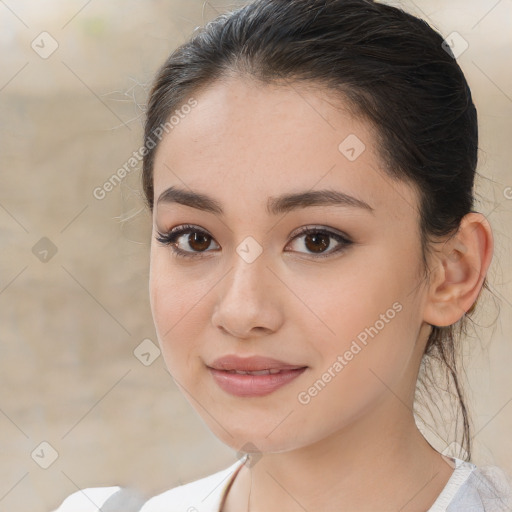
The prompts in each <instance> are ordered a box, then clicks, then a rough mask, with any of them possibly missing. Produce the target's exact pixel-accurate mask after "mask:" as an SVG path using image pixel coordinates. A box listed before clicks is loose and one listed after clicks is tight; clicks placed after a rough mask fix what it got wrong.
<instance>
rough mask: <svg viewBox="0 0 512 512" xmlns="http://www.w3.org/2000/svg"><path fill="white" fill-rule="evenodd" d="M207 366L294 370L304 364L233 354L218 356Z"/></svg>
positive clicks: (250, 370)
mask: <svg viewBox="0 0 512 512" xmlns="http://www.w3.org/2000/svg"><path fill="white" fill-rule="evenodd" d="M207 366H209V367H210V368H213V369H215V370H225V371H230V370H239V371H243V372H257V371H261V370H296V369H299V368H305V366H304V365H297V364H288V363H285V362H283V361H279V360H277V359H272V358H271V357H263V356H251V357H239V356H236V355H234V354H229V355H225V356H222V357H219V358H218V359H215V361H213V363H211V364H208V365H207Z"/></svg>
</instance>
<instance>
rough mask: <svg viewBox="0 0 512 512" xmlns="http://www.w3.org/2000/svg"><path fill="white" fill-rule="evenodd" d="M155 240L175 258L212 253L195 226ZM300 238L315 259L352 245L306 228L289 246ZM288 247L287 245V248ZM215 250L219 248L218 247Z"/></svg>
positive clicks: (341, 237) (337, 235)
mask: <svg viewBox="0 0 512 512" xmlns="http://www.w3.org/2000/svg"><path fill="white" fill-rule="evenodd" d="M155 238H156V240H157V241H158V242H160V243H161V244H163V245H167V246H170V247H171V250H172V251H173V253H174V254H175V255H176V256H181V257H185V258H195V257H201V255H202V253H206V252H212V251H208V250H207V249H208V248H209V247H210V245H211V243H212V241H213V237H212V236H210V235H209V234H208V233H207V232H206V231H204V230H202V229H200V228H197V227H196V226H191V225H183V226H178V227H177V228H174V229H172V230H171V231H169V232H168V233H160V232H158V233H157V236H156V237H155ZM182 238H183V241H181V242H180V239H182ZM301 238H303V239H304V240H303V242H302V243H301V244H299V245H301V246H302V247H304V248H306V250H308V251H311V252H309V255H312V256H315V257H317V258H322V257H327V256H330V255H332V254H334V253H338V252H340V251H342V250H343V249H345V248H347V247H348V246H349V245H351V244H352V243H353V242H352V241H351V240H350V239H349V238H348V237H347V236H346V235H342V234H340V233H335V232H333V231H329V230H326V229H321V228H318V227H308V226H305V227H303V228H300V230H299V232H298V233H296V234H295V236H294V237H293V238H292V241H291V243H290V244H292V243H293V242H297V241H298V240H299V239H301ZM332 240H334V241H335V242H336V244H337V245H335V244H332V243H331V241H332ZM186 244H188V246H189V247H190V248H191V249H192V250H186V249H183V248H182V247H180V245H182V246H183V245H186ZM290 244H289V245H290ZM217 245H218V244H217ZM289 245H287V247H288V246H289ZM332 245H334V249H332ZM217 248H220V247H219V246H218V247H217ZM330 248H331V249H332V250H329V251H327V249H330ZM297 252H301V251H297Z"/></svg>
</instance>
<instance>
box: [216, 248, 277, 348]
mask: <svg viewBox="0 0 512 512" xmlns="http://www.w3.org/2000/svg"><path fill="white" fill-rule="evenodd" d="M279 286H282V284H281V283H280V282H279V280H278V279H276V277H275V276H274V273H273V272H272V271H271V270H270V268H268V266H267V262H266V260H265V259H264V258H263V257H261V256H260V257H259V258H257V259H256V260H255V261H253V262H252V263H247V262H246V261H244V260H243V259H242V258H240V257H238V256H236V257H235V261H234V265H233V268H232V269H231V271H230V272H228V274H227V276H226V277H225V278H224V279H223V280H222V281H221V282H220V283H219V285H218V286H217V287H216V290H217V300H216V303H215V306H214V310H213V313H212V319H211V321H212V324H213V326H214V327H215V328H217V329H220V330H221V331H223V333H224V334H229V335H231V336H233V337H236V338H238V339H248V338H253V337H255V336H256V337H257V336H264V335H268V334H271V333H273V332H276V331H277V330H278V329H279V328H280V326H281V325H282V323H283V311H282V307H283V304H282V303H281V302H280V298H279V297H280V293H279Z"/></svg>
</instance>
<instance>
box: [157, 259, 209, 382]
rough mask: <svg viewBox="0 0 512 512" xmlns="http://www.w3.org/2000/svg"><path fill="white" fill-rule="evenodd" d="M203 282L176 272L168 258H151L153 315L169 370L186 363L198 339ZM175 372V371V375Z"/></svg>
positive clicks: (203, 290) (203, 292)
mask: <svg viewBox="0 0 512 512" xmlns="http://www.w3.org/2000/svg"><path fill="white" fill-rule="evenodd" d="M206 289H207V288H206V287H205V285H204V283H202V282H197V281H196V280H194V279H190V277H189V276H188V275H187V273H186V272H182V271H176V270H173V269H172V267H171V265H169V263H168V262H167V258H164V257H161V256H159V255H155V256H152V258H151V272H150V279H149V294H150V304H151V312H152V315H153V320H154V324H155V329H156V332H157V335H158V341H159V343H160V346H161V348H162V352H163V356H164V359H165V362H166V364H167V367H168V368H169V370H170V371H171V372H172V368H174V367H175V366H177V365H179V364H184V362H185V361H184V359H186V358H187V357H188V355H189V353H190V352H192V351H193V349H194V345H195V343H196V340H197V339H199V337H200V336H199V330H200V329H201V322H200V321H198V315H199V314H201V306H202V301H201V298H202V297H203V296H204V294H205V290H206ZM172 373H173V372H172Z"/></svg>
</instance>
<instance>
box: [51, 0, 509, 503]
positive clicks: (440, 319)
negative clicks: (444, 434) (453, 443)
mask: <svg viewBox="0 0 512 512" xmlns="http://www.w3.org/2000/svg"><path fill="white" fill-rule="evenodd" d="M477 149H478V130H477V114H476V110H475V107H474V105H473V102H472V99H471V93H470V90H469V88H468V85H467V83H466V80H465V78H464V75H463V73H462V71H461V69H460V67H459V66H458V64H457V63H456V61H455V59H454V57H453V54H451V53H450V50H449V48H448V47H447V46H446V45H445V44H444V43H443V38H442V37H441V36H440V35H439V34H438V33H437V32H436V31H434V30H433V29H432V28H430V27H429V26H428V25H427V23H425V22H424V21H422V20H419V19H417V18H415V17H413V16H411V15H409V14H406V13H405V12H403V11H401V10H399V9H397V8H393V7H390V6H386V5H383V4H379V3H374V2H372V1H370V0H330V1H329V0H260V1H255V2H253V3H251V4H248V5H246V6H245V7H243V8H241V9H239V10H237V11H235V12H232V13H229V14H226V15H222V16H219V17H218V18H217V19H216V20H215V21H214V22H212V23H209V24H208V25H207V26H206V27H205V29H204V30H203V31H201V32H200V33H198V34H197V35H195V36H194V37H193V38H192V39H191V40H190V41H189V42H187V43H186V44H184V45H183V46H181V47H180V48H178V49H177V50H176V51H175V52H174V53H173V54H172V55H171V56H170V57H169V59H168V60H167V62H166V63H165V64H164V66H163V67H162V69H161V70H160V72H159V74H158V77H157V79H156V82H155V84H154V87H153V89H152V92H151V96H150V98H149V104H148V110H147V122H146V128H145V148H144V169H143V189H144V193H145V196H146V200H147V205H148V208H149V209H150V210H151V212H152V214H153V238H152V246H151V272H150V300H151V308H152V313H153V318H154V321H155V326H156V330H157V333H158V337H159V342H160V345H161V348H162V352H163V355H164V359H165V362H166V364H167V366H168V368H169V371H170V373H171V374H172V375H173V377H174V379H175V381H176V383H177V384H178V386H179V387H180V388H181V389H182V390H183V392H184V393H185V395H186V396H187V398H188V399H189V400H190V403H191V404H192V406H193V407H194V408H195V409H196V410H197V412H198V413H199V414H200V416H201V417H202V418H203V419H204V421H205V422H206V423H207V424H208V425H209V427H210V428H211V429H212V431H213V432H214V433H215V434H216V435H217V436H218V437H219V438H220V439H221V440H222V441H223V442H224V443H226V444H227V445H229V446H230V447H232V448H233V449H234V450H237V451H238V452H239V453H240V454H246V455H245V456H244V457H240V460H238V461H237V462H236V463H235V464H233V465H232V466H231V467H229V468H227V469H225V470H222V471H220V472H219V473H216V474H214V475H211V476H209V477H207V478H204V479H201V480H198V481H196V482H192V483H189V484H187V485H185V486H181V487H178V488H175V489H171V490H170V491H167V492H164V493H162V494H161V495H159V496H156V497H154V498H152V499H150V500H149V501H146V502H145V503H143V502H141V501H139V500H138V499H137V498H133V499H132V498H130V496H129V495H128V494H127V493H125V491H123V490H122V489H120V488H118V487H112V488H101V489H86V490H84V491H81V492H80V493H76V494H74V495H72V496H70V497H69V498H68V499H67V500H66V501H65V502H64V503H63V505H62V506H61V508H59V509H58V510H59V512H64V511H69V512H77V510H84V511H85V510H87V511H89V510H91V511H93V510H94V511H96V510H102V511H103V512H107V511H109V510H123V511H124V512H128V511H130V510H141V511H143V512H157V511H162V512H163V511H167V512H176V511H183V512H185V511H187V512H195V511H201V512H203V511H208V512H245V511H251V512H262V511H265V512H273V511H288V512H295V511H309V512H327V511H386V512H388V511H389V512H391V511H394V512H396V511H401V512H420V511H422V512H423V511H430V512H437V511H445V510H446V511H450V512H454V511H464V512H467V511H484V510H485V511H494V510H496V511H498V510H499V511H502V510H503V511H504V510H511V506H512V505H511V499H510V489H509V488H507V482H506V479H505V478H504V477H503V478H502V480H498V479H497V478H496V475H498V476H500V475H501V476H503V475H502V474H501V473H499V472H498V470H496V472H495V474H494V473H493V474H491V473H490V472H489V471H484V470H483V469H481V468H478V467H476V466H475V465H474V464H472V463H471V462H470V456H471V433H470V429H469V422H468V418H467V413H466V408H465V404H464V401H463V394H462V391H461V387H460V384H459V379H458V375H457V365H456V361H457V358H456V355H455V348H456V345H457V344H458V343H459V342H460V340H459V339H458V337H457V332H459V331H461V330H463V329H461V328H463V325H464V322H465V319H466V317H467V316H469V315H471V313H472V311H473V309H474V307H475V303H476V301H477V299H478V297H479V294H480V292H481V290H482V288H483V287H484V286H485V276H486V273H487V270H488V268H489V265H490V263H491V259H492V253H493V238H492V232H491V228H490V226H489V223H488V222H487V220H486V219H485V217H484V216H483V215H482V214H480V213H477V212H475V211H474V210H473V205H474V199H473V182H474V176H475V169H476V166H477ZM428 360H431V361H440V362H441V365H444V369H445V370H446V375H447V376H448V378H449V381H450V383H451V386H452V387H453V389H454V390H455V393H456V395H457V397H458V399H459V400H460V414H461V417H462V420H463V426H464V429H463V431H462V433H461V437H460V438H458V440H457V442H458V443H459V444H460V446H461V448H463V449H464V451H465V452H466V454H467V456H466V457H465V458H466V459H467V460H463V457H462V456H461V457H460V458H457V457H455V458H452V457H448V456H443V455H442V454H441V453H439V452H438V451H436V450H435V449H434V448H433V447H432V446H431V445H430V444H429V443H428V442H427V441H426V440H425V438H424V437H423V435H422V434H421V433H420V431H419V430H418V427H417V425H416V422H415V417H414V413H413V405H414V398H415V392H416V388H417V382H418V376H419V375H421V373H422V372H423V370H424V368H423V366H424V365H423V364H422V363H424V362H425V361H428ZM436 378H437V377H436ZM439 379H440V377H439ZM447 444H449V442H448V440H447ZM80 507H82V508H80ZM116 507H117V508H116Z"/></svg>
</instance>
